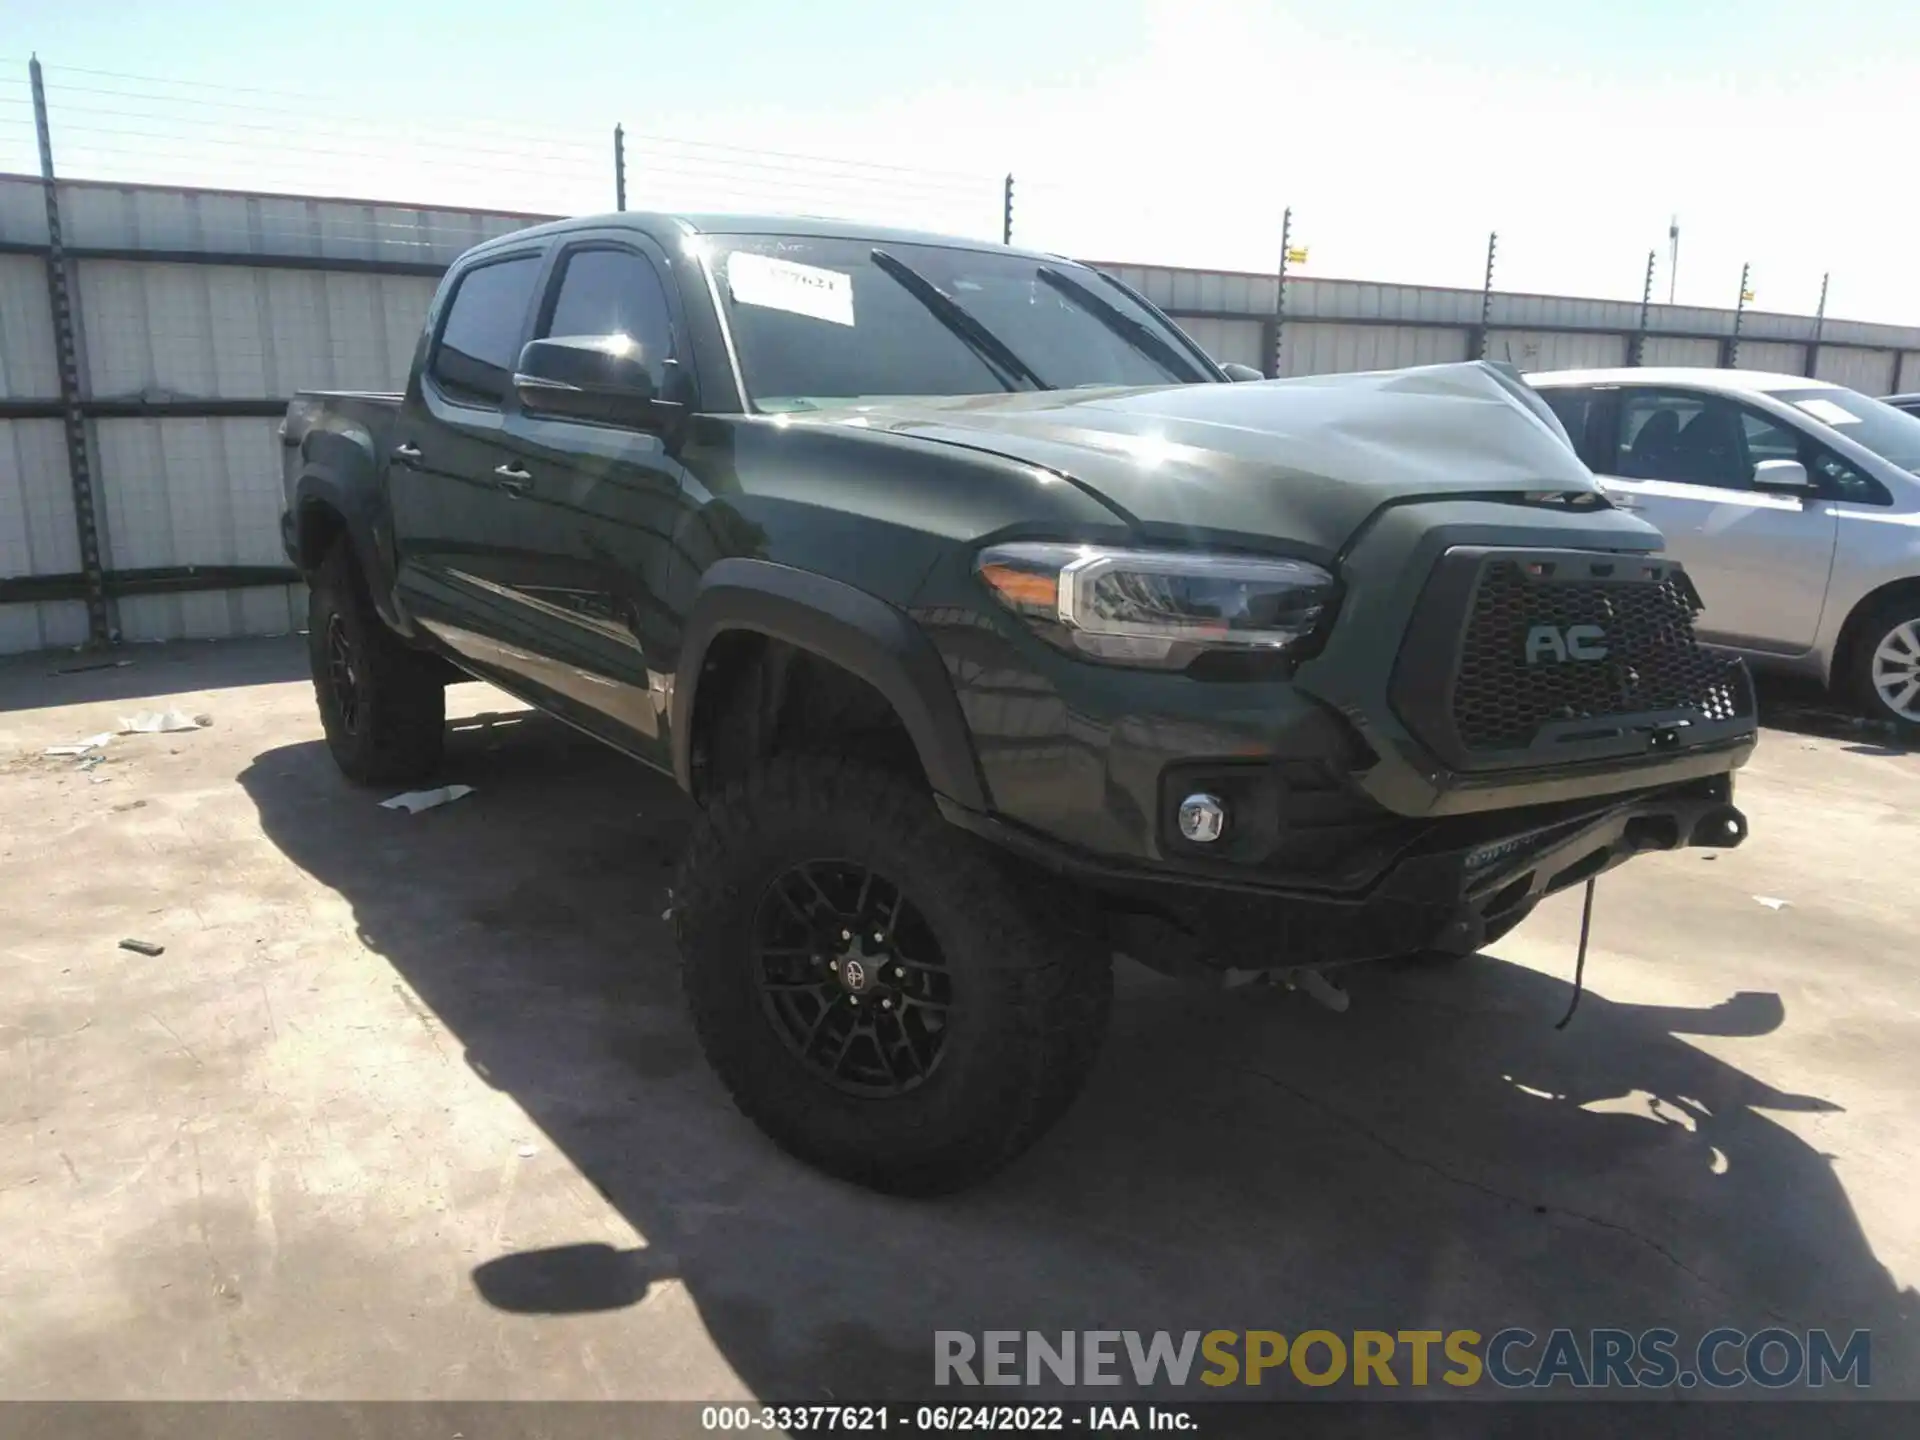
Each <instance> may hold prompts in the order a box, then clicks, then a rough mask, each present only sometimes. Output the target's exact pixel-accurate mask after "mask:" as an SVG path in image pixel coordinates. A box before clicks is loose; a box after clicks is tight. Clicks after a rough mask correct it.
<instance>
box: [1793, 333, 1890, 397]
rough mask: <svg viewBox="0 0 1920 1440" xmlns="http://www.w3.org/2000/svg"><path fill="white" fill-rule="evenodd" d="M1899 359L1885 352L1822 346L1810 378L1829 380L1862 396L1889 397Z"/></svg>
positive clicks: (1840, 346)
mask: <svg viewBox="0 0 1920 1440" xmlns="http://www.w3.org/2000/svg"><path fill="white" fill-rule="evenodd" d="M1899 358H1900V357H1899V356H1898V355H1890V354H1888V353H1887V352H1886V351H1884V350H1855V349H1851V348H1849V347H1847V346H1844V345H1822V346H1821V347H1820V355H1819V358H1818V359H1817V360H1816V361H1815V362H1814V366H1813V374H1814V378H1815V379H1817V380H1831V381H1832V382H1833V383H1834V384H1836V385H1846V386H1850V387H1851V388H1853V389H1855V390H1858V391H1860V392H1861V393H1862V394H1863V395H1889V394H1892V393H1893V391H1894V386H1895V384H1896V383H1897V382H1896V379H1895V376H1894V370H1895V369H1896V368H1897V362H1898V360H1899Z"/></svg>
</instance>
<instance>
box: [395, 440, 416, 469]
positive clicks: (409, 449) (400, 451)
mask: <svg viewBox="0 0 1920 1440" xmlns="http://www.w3.org/2000/svg"><path fill="white" fill-rule="evenodd" d="M393 458H394V459H396V460H398V461H399V462H400V463H401V464H402V465H418V464H419V463H420V447H419V446H418V445H415V444H413V443H412V442H411V441H407V440H403V441H401V442H400V443H399V444H398V445H396V446H394V447H393Z"/></svg>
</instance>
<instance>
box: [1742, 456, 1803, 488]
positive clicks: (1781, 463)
mask: <svg viewBox="0 0 1920 1440" xmlns="http://www.w3.org/2000/svg"><path fill="white" fill-rule="evenodd" d="M1753 488H1754V489H1756V490H1764V491H1766V492H1767V493H1768V494H1772V495H1807V494H1811V493H1812V491H1813V481H1812V480H1810V479H1809V478H1808V477H1807V467H1806V466H1804V465H1802V464H1801V463H1800V462H1799V461H1798V460H1762V461H1761V462H1760V463H1759V464H1758V465H1756V466H1754V467H1753Z"/></svg>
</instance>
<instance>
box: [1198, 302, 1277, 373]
mask: <svg viewBox="0 0 1920 1440" xmlns="http://www.w3.org/2000/svg"><path fill="white" fill-rule="evenodd" d="M1180 328H1181V329H1182V330H1185V331H1186V332H1187V334H1189V335H1191V336H1192V337H1193V339H1194V341H1195V343H1197V344H1198V345H1199V346H1200V348H1201V349H1202V350H1204V351H1206V352H1207V354H1209V355H1211V356H1212V357H1213V358H1214V359H1215V360H1218V361H1219V362H1221V363H1222V364H1233V365H1252V366H1253V367H1255V368H1256V369H1264V368H1265V367H1266V363H1267V357H1266V356H1265V355H1264V354H1262V353H1261V351H1262V349H1263V347H1264V345H1265V341H1266V333H1267V328H1266V326H1265V324H1263V323H1262V322H1261V321H1258V320H1219V319H1215V318H1213V317H1211V316H1205V315H1201V316H1195V317H1193V318H1191V319H1187V320H1182V321H1181V322H1180Z"/></svg>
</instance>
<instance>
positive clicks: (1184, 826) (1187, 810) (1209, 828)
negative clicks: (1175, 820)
mask: <svg viewBox="0 0 1920 1440" xmlns="http://www.w3.org/2000/svg"><path fill="white" fill-rule="evenodd" d="M1226 828H1227V811H1226V807H1225V806H1224V805H1222V804H1221V803H1220V801H1219V799H1218V798H1217V797H1215V796H1212V795H1205V794H1194V795H1189V796H1187V798H1186V799H1184V800H1182V801H1181V802H1180V833H1181V834H1182V835H1184V836H1186V837H1187V839H1189V840H1191V841H1192V842H1193V843H1194V844H1196V845H1210V844H1212V843H1213V842H1214V841H1215V840H1218V839H1219V838H1220V832H1221V831H1222V830H1224V829H1226Z"/></svg>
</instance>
